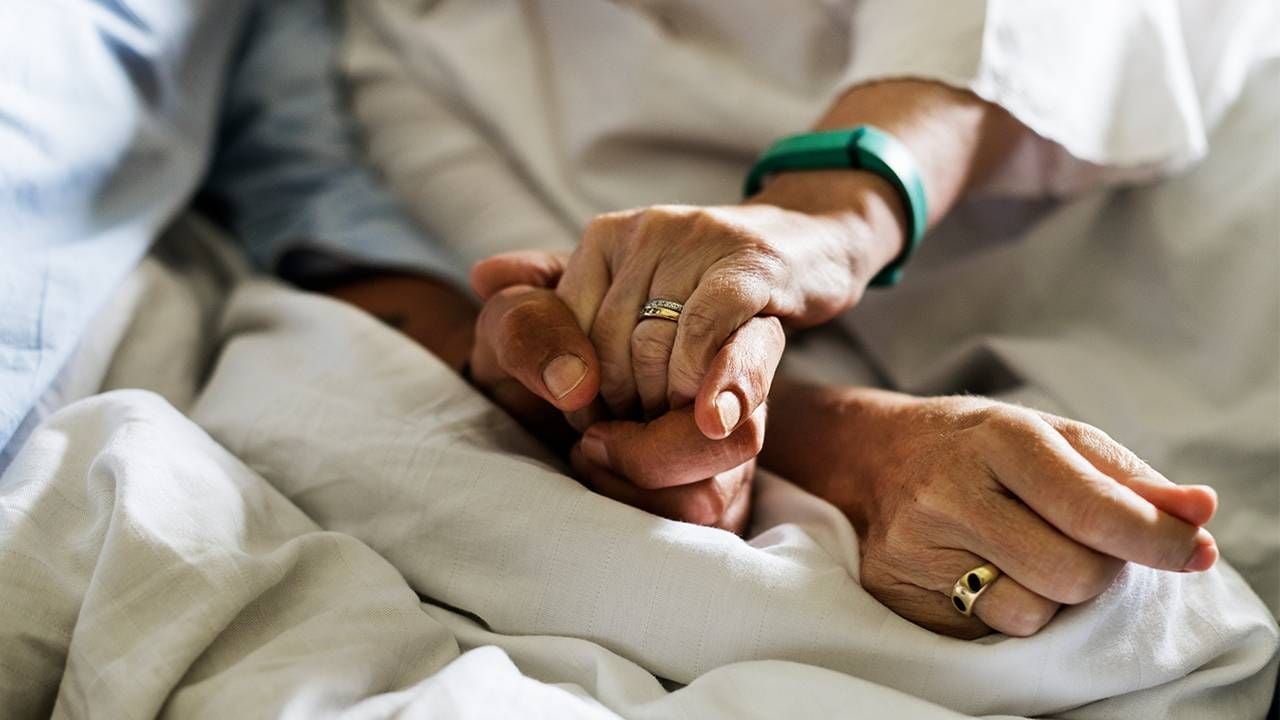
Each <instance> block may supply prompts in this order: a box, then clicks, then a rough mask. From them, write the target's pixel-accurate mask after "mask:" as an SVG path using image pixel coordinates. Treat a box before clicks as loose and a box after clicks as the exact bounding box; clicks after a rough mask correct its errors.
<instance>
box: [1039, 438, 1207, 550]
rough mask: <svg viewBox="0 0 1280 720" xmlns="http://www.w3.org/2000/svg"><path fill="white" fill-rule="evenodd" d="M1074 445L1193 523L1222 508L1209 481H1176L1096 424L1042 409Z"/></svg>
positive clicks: (1140, 492)
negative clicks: (1191, 482)
mask: <svg viewBox="0 0 1280 720" xmlns="http://www.w3.org/2000/svg"><path fill="white" fill-rule="evenodd" d="M1040 417H1042V418H1043V419H1044V421H1045V422H1047V423H1049V425H1051V426H1052V427H1053V428H1054V429H1055V430H1057V431H1058V432H1059V433H1060V434H1061V435H1062V437H1064V438H1066V440H1067V442H1069V443H1071V447H1073V448H1075V449H1076V451H1077V452H1079V453H1080V454H1081V455H1083V456H1084V457H1085V459H1087V460H1088V461H1089V462H1090V463H1092V464H1093V466H1094V467H1096V468H1097V469H1098V470H1100V471H1101V472H1103V473H1105V474H1107V475H1109V476H1110V477H1112V478H1113V479H1115V480H1116V481H1117V482H1119V483H1121V484H1122V485H1125V486H1126V487H1128V488H1129V489H1130V490H1133V491H1134V492H1136V493H1137V494H1138V495H1140V496H1142V498H1143V499H1145V500H1147V501H1148V502H1150V503H1151V504H1152V505H1155V506H1156V507H1158V508H1160V509H1161V510H1163V511H1165V512H1167V513H1169V514H1170V515H1173V516H1174V517H1176V518H1179V519H1181V520H1183V521H1184V522H1187V523H1190V524H1192V525H1204V524H1206V523H1208V522H1209V520H1211V519H1212V518H1213V514H1214V513H1215V512H1217V510H1218V494H1217V493H1216V492H1214V490H1213V488H1211V487H1209V486H1207V485H1175V484H1174V483H1172V482H1170V481H1169V479H1168V478H1166V477H1165V476H1164V475H1161V474H1160V473H1158V472H1156V471H1155V469H1153V468H1152V467H1151V466H1150V465H1148V464H1147V463H1145V462H1143V461H1142V459H1141V458H1139V457H1138V456H1137V455H1135V454H1134V453H1133V452H1132V451H1130V450H1129V449H1128V448H1126V447H1125V446H1123V445H1121V444H1120V443H1118V442H1116V441H1115V440H1112V439H1111V437H1110V436H1108V435H1107V434H1106V433H1104V432H1103V431H1101V430H1099V429H1098V428H1095V427H1093V426H1092V425H1087V424H1085V423H1082V422H1077V421H1075V420H1067V419H1066V418H1061V417H1058V416H1056V415H1050V414H1048V413H1040Z"/></svg>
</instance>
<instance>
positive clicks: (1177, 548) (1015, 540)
mask: <svg viewBox="0 0 1280 720" xmlns="http://www.w3.org/2000/svg"><path fill="white" fill-rule="evenodd" d="M780 390H781V392H776V393H775V395H774V397H773V398H772V399H771V412H772V417H771V418H770V419H771V420H772V421H773V422H771V423H770V426H769V439H768V443H767V444H766V448H765V453H764V455H763V456H762V457H763V461H764V463H765V465H766V466H767V467H769V468H770V469H773V470H776V471H778V472H780V473H781V474H783V475H784V476H786V477H789V478H791V479H792V480H793V481H795V482H797V483H799V484H800V485H801V486H803V487H805V488H806V489H808V490H810V491H811V492H813V493H815V494H817V495H819V496H821V497H824V498H826V499H827V500H829V501H831V502H832V503H833V504H834V505H836V506H837V507H839V508H840V509H841V510H842V511H844V512H845V514H847V515H848V516H849V518H850V520H851V521H852V522H853V524H854V527H855V528H856V529H857V532H858V535H859V538H860V540H861V547H860V550H861V555H862V568H861V582H862V586H863V587H864V588H866V589H867V591H868V592H870V593H871V594H872V595H874V596H875V597H876V598H877V599H879V600H880V601H881V602H883V603H884V604H885V605H886V606H888V607H889V608H890V609H891V610H893V611H894V612H896V613H898V614H899V615H901V616H902V617H904V618H907V619H908V620H911V621H913V622H915V623H917V624H919V625H922V626H924V627H926V628H929V629H932V630H935V631H937V632H940V633H945V634H948V635H954V636H957V637H965V638H972V637H977V636H980V635H983V634H985V633H986V632H988V628H990V629H994V630H997V631H999V632H1003V633H1005V634H1009V635H1030V634H1032V633H1035V632H1036V631H1038V630H1039V629H1040V628H1042V627H1044V625H1045V624H1046V623H1048V622H1049V620H1050V619H1052V618H1053V616H1054V614H1055V613H1056V612H1057V611H1058V609H1059V607H1060V606H1061V605H1064V604H1065V605H1074V604H1078V603H1082V602H1085V601H1087V600H1089V599H1091V598H1093V597H1095V596H1097V595H1098V594H1099V593H1101V592H1102V591H1103V590H1105V589H1106V588H1107V587H1108V586H1109V585H1110V584H1111V582H1112V581H1113V580H1114V579H1115V577H1116V575H1117V574H1118V573H1119V572H1120V569H1121V567H1122V566H1123V565H1124V563H1125V562H1126V561H1129V562H1135V563H1139V564H1142V565H1146V566H1149V567H1153V568H1157V569H1162V570H1172V571H1181V572H1195V571H1202V570H1207V569H1208V568H1209V567H1211V566H1212V565H1213V563H1214V562H1215V560H1216V559H1217V556H1218V550H1217V546H1216V544H1215V542H1214V539H1213V537H1212V536H1211V535H1210V534H1209V533H1208V531H1206V530H1204V529H1203V528H1202V527H1200V526H1202V525H1204V524H1205V523H1206V522H1208V521H1209V519H1210V517H1212V516H1213V513H1214V511H1215V510H1216V507H1217V498H1216V495H1215V494H1214V492H1213V490H1212V489H1210V488H1208V487H1204V486H1185V487H1183V486H1178V485H1174V484H1173V483H1171V482H1169V481H1168V480H1167V479H1165V478H1164V477H1163V476H1162V475H1160V474H1159V473H1158V472H1156V471H1155V470H1153V469H1152V468H1151V467H1150V466H1148V465H1147V464H1146V463H1144V462H1143V461H1142V460H1140V459H1139V458H1138V457H1137V456H1135V455H1134V454H1133V453H1132V452H1130V451H1129V450H1127V449H1126V448H1124V447H1123V446H1121V445H1120V444H1118V443H1116V442H1115V441H1114V440H1112V439H1111V438H1110V437H1108V436H1107V435H1106V434H1104V433H1103V432H1101V431H1100V430H1098V429H1096V428H1093V427H1091V426H1089V425H1085V424H1084V423H1079V422H1074V421H1071V420H1066V419H1063V418H1060V417H1056V416H1053V415H1048V414H1046V413H1040V412H1036V411H1033V410H1027V409H1024V408H1020V407H1015V406H1011V405H1006V404H1003V403H999V402H994V401H990V400H985V399H980V398H972V397H942V398H912V397H908V396H904V395H899V394H896V393H888V392H882V391H875V390H864V389H839V390H836V389H826V388H814V387H808V386H798V385H787V386H786V387H785V388H780ZM988 562H990V563H992V564H994V565H995V566H996V567H998V568H999V569H1000V570H1001V571H1002V572H1003V575H1001V576H1000V577H999V578H998V579H997V580H996V581H995V582H994V583H993V584H991V585H990V587H988V588H987V589H986V591H985V592H984V593H983V594H982V595H981V596H979V597H978V599H977V601H976V603H974V605H973V609H974V615H975V617H964V616H963V615H961V614H960V613H958V612H957V611H956V609H955V608H953V607H952V603H951V600H950V597H949V594H950V591H951V588H952V586H953V584H954V583H955V582H956V581H957V579H959V578H960V577H961V576H962V575H963V574H965V573H966V572H967V571H968V570H970V569H973V568H975V567H977V566H979V565H982V564H984V563H988Z"/></svg>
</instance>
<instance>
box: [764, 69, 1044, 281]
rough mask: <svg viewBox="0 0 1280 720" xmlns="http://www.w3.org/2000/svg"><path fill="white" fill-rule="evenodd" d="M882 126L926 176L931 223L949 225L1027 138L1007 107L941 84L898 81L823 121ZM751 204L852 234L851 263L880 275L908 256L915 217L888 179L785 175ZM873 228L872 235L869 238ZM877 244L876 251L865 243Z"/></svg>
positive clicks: (869, 90) (853, 95)
mask: <svg viewBox="0 0 1280 720" xmlns="http://www.w3.org/2000/svg"><path fill="white" fill-rule="evenodd" d="M863 124H866V125H874V126H876V127H878V128H880V129H882V130H885V131H887V132H888V133H890V134H892V135H893V136H894V137H896V138H897V139H898V140H900V141H901V142H902V143H903V144H905V145H906V146H907V148H908V149H909V150H910V151H911V153H912V155H913V156H914V157H915V160H916V163H917V164H918V166H919V168H920V172H921V174H922V177H923V181H924V186H925V193H926V197H927V204H928V211H929V212H928V224H929V226H932V225H934V224H936V223H937V222H938V221H939V220H941V219H942V218H943V217H944V216H945V215H946V213H947V212H948V211H949V210H950V209H951V208H952V207H953V206H954V205H955V203H956V202H957V200H959V199H960V198H961V197H962V196H963V194H964V192H965V191H966V190H967V189H968V188H969V187H971V186H972V185H973V184H974V183H976V182H978V181H981V180H982V179H983V177H984V176H985V175H986V174H987V173H989V172H991V171H992V170H993V169H994V168H995V167H997V166H998V165H999V164H1000V162H1001V161H1002V160H1004V159H1005V158H1006V157H1007V155H1008V153H1009V152H1010V151H1011V150H1012V148H1013V147H1014V145H1015V143H1016V142H1017V140H1018V139H1019V137H1020V136H1021V133H1024V132H1026V130H1025V128H1023V127H1022V126H1021V125H1020V124H1018V122H1017V121H1015V120H1014V119H1013V118H1011V117H1010V116H1009V115H1008V114H1007V113H1005V112H1004V111H1003V110H1001V109H1000V108H999V107H996V106H994V105H991V104H989V103H987V102H985V101H983V100H981V99H980V98H978V97H977V96H976V95H974V94H973V93H971V92H968V91H964V90H957V89H954V88H951V87H948V86H946V85H943V84H941V83H936V82H930V81H920V80H893V81H885V82H880V83H872V84H865V85H861V86H858V87H856V88H853V89H852V90H850V91H849V92H848V93H846V94H845V95H843V96H842V97H841V98H840V99H839V100H838V101H837V102H836V103H835V104H834V105H833V106H832V107H831V109H830V110H829V111H828V112H827V114H826V115H824V116H823V118H822V119H821V120H819V121H818V123H817V125H816V127H815V129H818V130H828V129H834V128H847V127H853V126H856V125H863ZM751 202H758V203H766V204H771V205H776V206H778V207H782V208H786V209H788V210H797V211H800V212H805V213H808V214H812V215H818V216H822V217H825V218H828V219H830V220H832V221H833V222H835V223H838V224H841V225H844V226H847V227H848V228H849V229H850V232H849V233H848V234H849V237H850V243H849V248H850V251H851V252H856V253H858V257H856V258H852V259H851V260H850V262H851V263H852V264H853V265H854V266H858V265H869V266H870V272H872V273H874V272H878V271H879V269H881V268H883V267H884V266H885V265H887V264H888V263H889V262H891V261H892V260H893V259H894V258H895V257H897V255H898V254H899V253H900V252H901V251H902V246H903V242H904V238H905V236H906V228H907V215H906V208H905V207H904V205H903V202H902V200H901V198H900V197H899V196H898V194H897V192H896V191H895V190H894V189H893V187H892V186H891V185H890V184H889V183H888V182H887V181H886V180H884V179H883V178H881V177H879V176H878V175H875V174H874V173H871V172H867V171H857V170H821V171H798V172H787V173H781V174H779V175H777V176H776V177H774V178H773V179H772V180H771V181H769V182H768V183H767V184H766V185H765V187H764V189H763V190H762V191H761V192H760V193H759V194H758V195H756V196H755V197H753V198H751ZM867 230H869V233H868V232H866V231H867ZM868 234H869V235H870V236H871V237H872V238H873V240H874V242H872V243H871V244H870V245H868V244H867V243H866V242H865V241H864V238H865V237H866V236H867V235H868Z"/></svg>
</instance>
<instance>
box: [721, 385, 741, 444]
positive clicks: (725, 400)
mask: <svg viewBox="0 0 1280 720" xmlns="http://www.w3.org/2000/svg"><path fill="white" fill-rule="evenodd" d="M716 413H717V414H718V415H719V416H720V427H722V428H724V434H725V435H728V434H729V433H731V432H733V429H734V428H736V427H738V419H739V418H741V417H742V404H741V403H739V402H738V396H737V395H734V394H733V393H731V392H728V391H725V392H722V393H720V394H719V395H717V396H716Z"/></svg>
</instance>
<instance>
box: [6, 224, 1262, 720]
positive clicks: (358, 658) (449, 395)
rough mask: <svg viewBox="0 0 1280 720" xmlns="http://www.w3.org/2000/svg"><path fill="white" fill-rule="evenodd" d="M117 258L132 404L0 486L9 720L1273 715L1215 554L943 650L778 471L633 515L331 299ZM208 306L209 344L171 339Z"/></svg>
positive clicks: (1234, 595) (822, 507) (1252, 605)
mask: <svg viewBox="0 0 1280 720" xmlns="http://www.w3.org/2000/svg"><path fill="white" fill-rule="evenodd" d="M185 232H187V233H188V234H190V233H191V232H193V230H192V228H191V227H186V228H185ZM169 245H170V246H183V245H186V246H192V245H194V246H199V245H200V242H198V241H197V240H194V239H193V238H190V237H185V238H178V242H173V243H169ZM147 267H148V268H150V269H149V270H144V271H143V272H145V273H149V274H150V275H151V277H152V280H151V281H149V282H148V283H147V288H145V289H146V292H144V293H143V294H142V296H145V297H148V298H149V299H150V300H149V301H148V302H145V303H135V306H136V310H137V311H136V314H135V316H134V322H133V323H132V324H131V325H130V326H129V328H128V329H127V331H126V332H125V333H124V334H123V335H122V339H121V341H120V344H119V346H118V347H117V349H116V352H115V354H114V359H113V361H112V363H111V365H110V367H109V369H108V371H107V372H106V373H105V379H104V383H105V386H106V387H107V388H116V387H140V388H148V387H150V388H153V389H154V390H156V391H158V394H157V393H152V392H140V391H137V390H122V391H118V392H110V393H106V394H102V395H97V396H94V397H90V398H87V399H84V400H81V401H78V402H74V403H72V404H71V405H70V406H68V407H66V408H64V409H62V410H60V411H59V412H58V413H56V414H55V415H53V416H52V417H50V418H48V419H47V420H46V421H45V422H44V423H43V424H42V425H41V426H39V427H38V428H37V429H36V430H35V432H34V433H33V434H32V435H31V437H30V439H29V441H28V443H27V445H26V446H25V447H24V449H23V450H22V452H21V453H20V454H19V456H18V457H17V459H16V460H15V462H14V464H13V465H12V466H11V467H10V468H9V469H8V471H7V472H6V474H5V475H4V476H3V479H0V587H4V588H5V592H4V595H5V602H4V603H3V605H0V703H2V704H3V707H5V708H6V709H7V711H8V712H10V713H11V714H12V715H13V716H15V717H28V716H30V717H34V716H39V715H46V714H48V713H49V712H50V710H53V713H54V715H55V716H59V717H64V716H69V717H80V716H97V717H113V718H114V717H150V716H152V715H155V714H157V713H161V714H168V715H170V716H179V717H189V716H194V717H200V716H209V717H226V716H240V717H267V716H272V717H274V716H287V717H315V716H325V715H343V716H350V717H387V716H392V715H397V714H401V715H404V716H409V717H499V716H530V717H538V716H548V717H602V716H609V715H611V714H618V715H621V716H624V717H634V718H665V717H699V718H702V717H711V718H715V717H724V718H731V717H732V718H738V717H776V716H779V715H787V716H791V717H830V716H832V715H836V714H840V713H847V712H853V711H861V712H865V713H868V714H870V715H872V716H910V717H938V718H946V717H956V716H958V715H959V716H963V715H1011V716H1031V715H1036V716H1042V715H1048V716H1060V717H1082V718H1083V717H1186V718H1218V717H1221V718H1228V717H1247V716H1257V715H1260V714H1261V713H1262V712H1263V709H1264V708H1265V707H1266V704H1267V701H1268V699H1269V697H1270V693H1271V689H1272V687H1273V685H1274V678H1275V671H1276V648H1277V629H1276V625H1275V621H1274V619H1273V617H1272V615H1271V613H1270V612H1268V610H1267V609H1266V608H1265V606H1264V605H1263V604H1262V603H1261V602H1260V601H1259V600H1258V598H1257V597H1256V595H1255V594H1254V593H1253V592H1252V591H1251V590H1250V589H1249V588H1248V586H1247V585H1246V584H1245V582H1244V581H1243V580H1242V579H1241V578H1240V577H1239V575H1237V574H1236V573H1235V572H1234V571H1233V570H1232V569H1230V568H1229V567H1227V566H1226V565H1225V563H1224V564H1220V566H1219V567H1218V568H1217V569H1215V570H1214V571H1212V572H1209V573H1205V574H1200V575H1179V574H1168V573H1157V572H1154V571H1149V570H1145V569H1141V568H1134V569H1130V570H1128V571H1126V572H1125V574H1124V575H1123V576H1122V579H1121V581H1120V582H1119V583H1118V584H1117V585H1116V586H1115V587H1114V588H1112V589H1111V590H1110V591H1108V592H1107V593H1106V594H1105V595H1103V596H1102V597H1100V598H1098V599H1097V600H1096V601H1094V602H1092V603H1089V604H1087V605H1084V606H1081V607H1077V608H1072V609H1069V610H1067V611H1065V612H1064V613H1062V615H1061V616H1060V617H1059V618H1058V619H1057V620H1055V621H1054V622H1053V623H1052V624H1051V625H1050V627H1049V628H1047V629H1046V630H1045V631H1043V632H1042V633H1040V634H1038V635H1036V636H1035V637H1032V638H1028V639H1014V638H1003V637H992V638H988V639H986V640H983V641H980V642H972V643H969V642H961V641H956V640H951V639H947V638H943V637H939V636H936V635H933V634H932V633H929V632H927V631H924V630H921V629H919V628H917V627H915V626H913V625H911V624H910V623H907V622H906V621H904V620H902V619H900V618H898V617H897V616H895V615H893V614H892V613H891V612H889V611H888V610H887V609H885V608H884V607H883V606H881V605H880V604H879V603H877V602H876V601H875V600H874V599H873V598H871V597H870V596H869V595H867V594H866V593H865V592H863V591H862V590H861V588H860V587H859V586H858V585H857V583H856V580H855V578H856V577H857V552H856V538H855V536H854V534H853V532H852V530H851V528H850V526H849V524H848V522H847V521H846V520H845V519H844V518H843V517H842V516H841V515H840V514H839V513H838V512H836V511H835V510H834V509H833V508H832V507H831V506H829V505H828V504H826V503H824V502H822V501H820V500H817V499H816V498H813V497H811V496H808V495H806V494H805V493H803V492H801V491H799V490H797V489H795V488H794V487H793V486H791V485H789V484H788V483H786V482H785V481H783V480H780V479H777V478H772V477H768V476H765V477H762V478H761V482H760V485H759V491H758V493H759V494H758V497H757V508H758V510H757V515H756V518H755V524H756V526H755V531H756V534H755V535H754V537H753V538H752V540H751V541H750V542H744V541H742V540H739V539H738V538H736V537H734V536H732V535H729V534H727V533H723V532H720V531H717V530H712V529H707V528H700V527H695V526H691V525H685V524H680V523H674V522H670V521H665V520H661V519H658V518H655V517H652V516H649V515H647V514H644V513H641V512H639V511H636V510H633V509H631V508H627V507H625V506H621V505H619V504H617V503H614V502H612V501H609V500H606V499H604V498H601V497H599V496H596V495H594V494H592V493H590V492H588V491H586V490H584V489H583V488H582V487H580V486H579V485H578V484H577V483H575V482H573V481H572V480H571V479H569V478H567V477H565V476H564V475H563V474H561V472H560V468H559V467H558V465H557V463H556V462H555V461H554V460H553V459H551V458H549V457H546V456H545V455H544V454H543V453H542V452H541V451H540V450H539V449H538V448H537V447H536V446H535V445H534V444H533V443H532V441H531V440H529V439H528V438H527V437H526V436H525V435H524V434H523V433H522V432H521V431H520V430H519V428H517V427H516V426H515V425H514V424H513V423H512V422H511V421H510V420H509V419H508V418H506V417H505V416H504V415H503V414H502V413H500V412H498V411H497V410H496V409H494V408H493V407H492V406H491V405H490V404H489V403H488V402H487V401H486V400H485V399H484V398H483V397H481V396H480V395H478V394H476V393H475V392H474V391H472V390H471V389H470V388H469V387H468V386H466V384H465V383H463V382H462V381H461V380H460V379H458V378H457V377H456V376H454V375H453V374H452V373H451V372H450V371H449V370H448V369H447V368H446V367H445V366H443V365H442V364H440V363H439V362H438V361H436V360H435V359H434V358H432V357H431V356H429V355H427V354H426V353H424V352H422V351H421V350H420V349H418V348H417V347H416V346H414V345H413V344H411V343H410V342H409V341H407V340H405V339H404V338H402V337H400V336H399V335H398V334H396V333H395V332H393V331H391V330H389V329H387V328H385V327H383V326H381V325H379V324H378V323H376V322H374V321H373V320H371V319H370V318H368V317H366V316H364V315H363V314H361V313H359V312H357V311H355V310H352V309H351V308H349V307H346V306H343V305H341V304H339V303H336V302H332V301H328V300H325V299H321V298H317V297H314V296H308V295H304V294H300V293H296V292H292V291H289V290H286V289H283V288H281V287H279V286H277V285H274V284H272V283H267V282H262V281H251V282H248V283H244V284H240V285H239V286H238V287H237V288H236V289H235V291H234V292H233V294H232V295H231V297H230V300H229V302H227V304H226V305H225V307H219V306H220V305H221V300H222V296H221V295H220V294H219V293H217V292H211V291H209V290H210V288H217V287H218V283H216V282H211V281H209V280H208V279H207V278H205V279H203V280H201V279H199V278H190V277H188V276H190V275H191V274H192V273H196V274H198V271H197V270H193V269H192V268H185V269H182V266H180V265H175V264H173V263H172V262H170V263H168V264H166V263H161V262H159V261H157V260H150V261H148V266H147ZM175 268H177V269H175ZM175 274H176V276H178V277H187V278H188V279H187V280H184V281H183V282H173V280H174V278H175ZM232 277H234V274H228V275H225V276H224V279H225V278H232ZM228 287H229V285H228ZM149 293H150V294H149ZM155 293H158V294H155ZM183 298H185V299H183ZM175 307H179V308H183V307H185V308H186V310H184V311H181V312H177V311H174V309H173V308H175ZM219 312H220V314H221V317H222V321H221V324H220V330H219V331H218V338H217V339H218V342H217V343H209V342H208V339H207V338H202V337H201V335H200V333H193V332H189V330H190V328H191V327H199V326H200V325H201V324H202V323H203V320H202V318H205V317H208V316H209V315H210V314H211V313H214V314H217V313H219ZM179 334H180V335H182V336H185V337H188V338H193V342H192V343H191V344H189V345H187V346H178V345H175V344H174V343H173V342H172V340H173V338H174V337H177V336H178V335H179ZM215 347H216V348H218V350H217V351H216V354H213V355H211V354H210V353H209V352H206V351H207V350H211V349H212V348H215ZM210 357H216V364H214V365H213V367H212V373H211V375H209V377H208V379H207V381H206V380H203V378H204V375H205V373H206V365H207V362H206V360H207V359H208V358H210ZM175 368H177V369H175ZM166 397H168V398H170V399H169V400H166V399H165V398H166ZM192 398H194V402H193V403H192V402H191V400H192ZM189 403H190V404H191V407H190V408H189V409H188V408H187V407H186V406H187V405H188V404H189ZM175 406H178V407H182V408H183V410H185V412H184V411H183V410H179V409H178V407H175ZM659 678H663V679H665V682H664V681H660V680H659ZM670 688H675V690H674V692H672V691H669V689H670Z"/></svg>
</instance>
